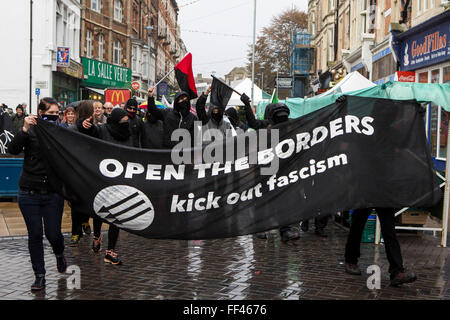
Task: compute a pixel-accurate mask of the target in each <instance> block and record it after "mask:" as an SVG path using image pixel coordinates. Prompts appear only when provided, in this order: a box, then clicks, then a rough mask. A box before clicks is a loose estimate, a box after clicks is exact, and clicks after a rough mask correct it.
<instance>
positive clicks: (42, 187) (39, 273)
mask: <svg viewBox="0 0 450 320" xmlns="http://www.w3.org/2000/svg"><path fill="white" fill-rule="evenodd" d="M58 112H59V108H58V103H57V101H56V100H55V99H53V98H43V99H41V101H40V103H39V105H38V113H39V117H41V118H42V119H44V120H47V121H50V122H53V123H56V121H57V119H58ZM36 118H37V117H36V116H34V115H30V116H28V117H26V118H25V119H24V125H23V127H22V129H21V130H19V131H18V132H17V134H16V135H15V136H14V138H13V139H12V141H11V142H10V144H9V146H8V152H9V153H11V154H19V153H20V152H22V151H24V162H23V168H22V173H21V175H20V179H19V194H18V197H17V200H18V203H19V208H20V211H21V212H22V215H23V217H24V220H25V224H26V226H27V230H28V249H29V252H30V257H31V264H32V266H33V271H34V274H35V281H34V283H33V284H32V285H31V290H33V291H38V290H42V289H44V288H45V274H46V270H45V261H44V245H43V239H42V235H43V233H45V236H46V238H47V240H48V241H49V242H50V245H51V246H52V249H53V253H54V254H55V256H56V266H57V269H58V272H60V273H64V272H65V271H66V269H67V262H66V258H65V257H64V237H63V235H62V233H61V221H62V215H63V208H64V199H63V197H62V196H61V195H59V194H58V193H56V192H55V190H54V189H53V188H52V186H51V183H50V179H51V176H49V174H48V172H47V169H46V163H45V160H44V157H43V155H42V152H41V147H40V145H39V141H38V139H37V136H36V134H35V132H34V128H33V126H34V125H36V124H37V121H36Z"/></svg>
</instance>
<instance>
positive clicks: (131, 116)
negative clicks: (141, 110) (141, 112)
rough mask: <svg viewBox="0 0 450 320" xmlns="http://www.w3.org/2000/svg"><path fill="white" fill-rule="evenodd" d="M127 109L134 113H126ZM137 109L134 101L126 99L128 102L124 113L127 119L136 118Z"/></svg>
mask: <svg viewBox="0 0 450 320" xmlns="http://www.w3.org/2000/svg"><path fill="white" fill-rule="evenodd" d="M128 108H133V109H134V111H133V112H130V111H128ZM137 108H138V103H137V101H136V99H128V101H127V102H126V103H125V111H126V112H127V114H126V115H128V117H129V118H130V119H131V118H134V117H135V116H136V112H137Z"/></svg>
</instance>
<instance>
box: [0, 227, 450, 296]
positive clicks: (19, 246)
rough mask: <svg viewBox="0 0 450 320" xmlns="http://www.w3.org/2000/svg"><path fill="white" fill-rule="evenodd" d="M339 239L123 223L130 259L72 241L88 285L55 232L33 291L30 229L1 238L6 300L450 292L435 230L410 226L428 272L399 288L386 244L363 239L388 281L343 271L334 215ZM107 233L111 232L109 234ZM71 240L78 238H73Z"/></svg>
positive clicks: (414, 251) (417, 265) (445, 257)
mask: <svg viewBox="0 0 450 320" xmlns="http://www.w3.org/2000/svg"><path fill="white" fill-rule="evenodd" d="M327 232H328V234H329V238H326V239H322V238H318V237H316V236H315V235H314V233H313V232H311V231H309V232H308V233H303V232H302V238H301V239H300V240H299V241H297V242H296V243H295V244H292V245H287V244H283V243H281V242H280V238H279V236H278V234H276V233H275V232H274V233H273V234H271V238H270V239H269V240H260V239H257V238H256V237H252V236H243V237H238V238H231V239H218V240H207V241H175V240H148V239H144V238H140V237H137V236H134V235H131V234H128V233H126V232H121V234H120V239H119V244H118V248H117V249H118V252H119V254H120V257H121V258H122V260H123V262H124V263H123V265H121V266H111V265H106V264H105V263H104V262H103V256H102V255H100V254H97V255H95V254H93V253H92V252H91V251H90V245H91V241H92V240H91V237H84V238H83V239H82V243H81V245H80V246H79V247H78V248H71V247H67V248H66V255H67V259H68V263H69V264H70V265H73V264H74V265H77V266H79V267H80V269H81V289H67V285H66V283H67V281H66V278H67V277H68V275H60V274H58V273H57V272H56V263H55V259H54V256H53V254H52V251H51V248H50V246H49V244H48V243H47V242H46V241H45V256H46V263H47V264H46V267H47V288H46V290H45V292H40V293H36V294H35V293H31V292H30V290H29V287H30V285H31V283H32V281H33V273H32V270H31V264H30V262H29V255H28V249H27V240H26V238H22V239H11V238H9V239H8V238H0V255H1V259H0V299H213V300H217V299H264V300H266V299H275V300H282V299H293V300H297V299H419V300H426V299H450V255H449V252H450V251H449V250H450V249H449V248H440V247H439V238H437V237H433V236H432V235H420V236H419V235H400V241H401V244H402V250H403V255H404V260H405V265H406V267H408V268H412V269H414V270H415V271H416V272H417V275H418V281H417V282H415V283H413V284H409V285H405V286H404V287H403V288H392V287H389V281H388V277H389V275H388V273H387V268H388V266H387V260H386V256H385V251H384V246H375V245H373V244H362V259H361V263H360V265H361V266H362V268H363V270H366V268H367V267H368V266H369V265H372V264H377V265H379V266H380V267H381V270H382V281H381V289H380V290H369V289H368V288H367V287H366V279H367V277H368V275H367V274H365V273H363V275H362V276H351V275H347V274H345V273H344V272H343V250H344V244H345V239H346V235H347V231H346V230H344V229H343V228H342V227H338V226H337V225H335V224H334V223H329V225H328V227H327ZM105 236H106V234H105ZM65 239H66V244H68V242H69V240H70V237H69V236H68V235H67V236H66V237H65Z"/></svg>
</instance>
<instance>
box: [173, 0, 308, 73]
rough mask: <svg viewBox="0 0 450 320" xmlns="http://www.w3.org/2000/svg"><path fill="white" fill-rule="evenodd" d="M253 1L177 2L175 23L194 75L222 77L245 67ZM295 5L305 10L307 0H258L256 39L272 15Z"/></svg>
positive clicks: (183, 0)
mask: <svg viewBox="0 0 450 320" xmlns="http://www.w3.org/2000/svg"><path fill="white" fill-rule="evenodd" d="M253 4H254V0H178V6H179V8H180V11H179V15H178V21H179V25H180V28H181V38H182V39H183V41H184V43H185V45H186V48H187V50H188V52H191V53H192V58H193V67H192V69H193V72H194V75H195V76H196V75H197V74H198V73H201V74H203V77H209V76H210V74H211V72H213V71H215V72H216V75H218V76H221V77H222V76H224V75H225V74H227V73H229V72H230V71H231V70H232V69H233V68H234V67H241V66H245V65H246V62H247V52H248V49H249V46H248V45H249V44H251V43H252V41H253V38H252V35H253ZM292 5H295V6H296V7H297V8H298V9H300V10H302V11H305V12H306V11H307V9H308V0H257V1H256V36H257V37H258V34H259V33H260V32H261V30H262V28H263V27H265V26H268V25H269V24H270V21H271V19H272V17H273V16H277V15H279V14H280V13H282V12H283V11H285V10H287V9H290V8H292Z"/></svg>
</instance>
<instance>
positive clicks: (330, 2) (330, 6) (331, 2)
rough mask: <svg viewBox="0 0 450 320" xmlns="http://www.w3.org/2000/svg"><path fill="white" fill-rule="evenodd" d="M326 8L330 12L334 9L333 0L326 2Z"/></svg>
mask: <svg viewBox="0 0 450 320" xmlns="http://www.w3.org/2000/svg"><path fill="white" fill-rule="evenodd" d="M328 8H329V9H330V11H331V10H333V9H334V0H328Z"/></svg>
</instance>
